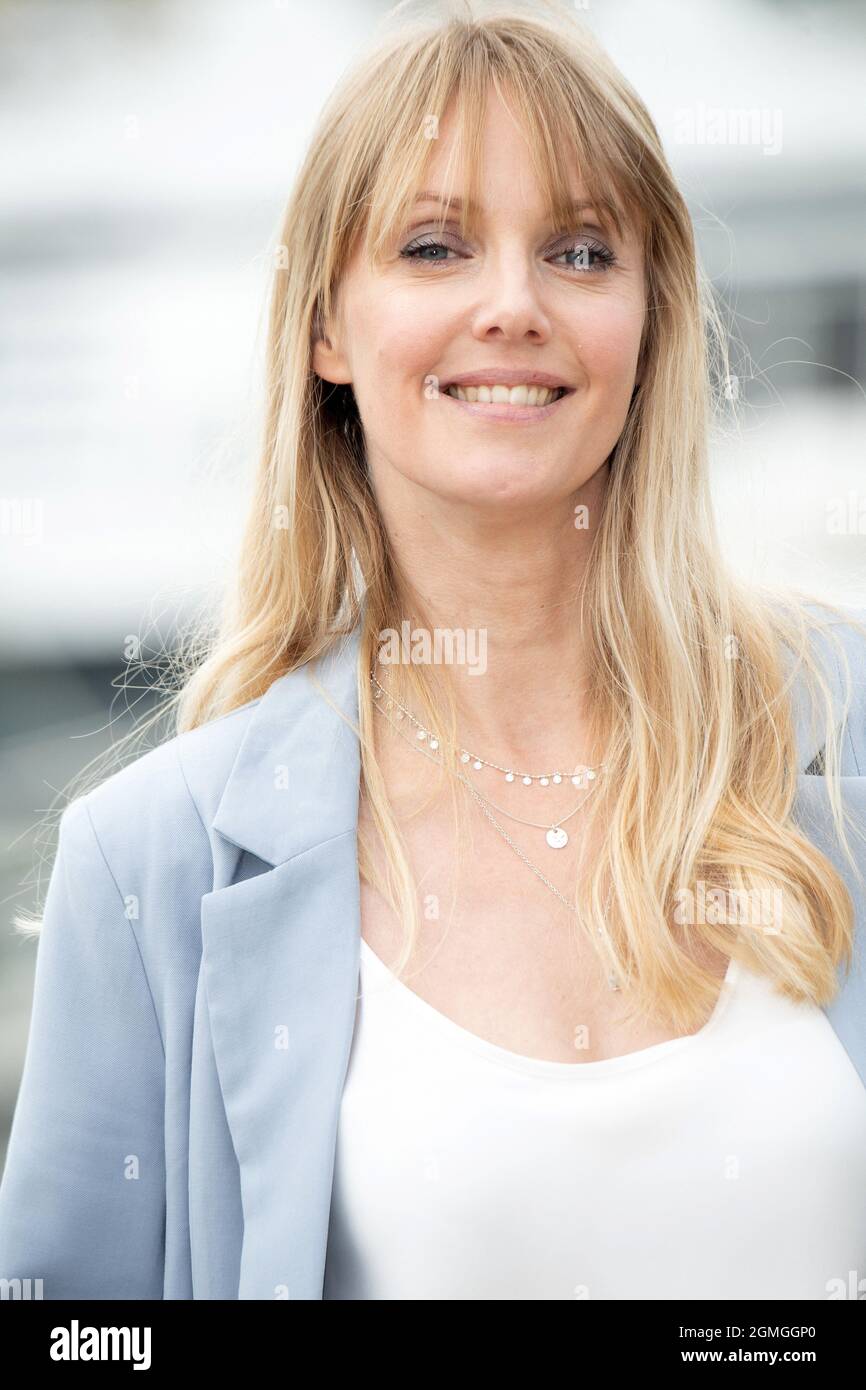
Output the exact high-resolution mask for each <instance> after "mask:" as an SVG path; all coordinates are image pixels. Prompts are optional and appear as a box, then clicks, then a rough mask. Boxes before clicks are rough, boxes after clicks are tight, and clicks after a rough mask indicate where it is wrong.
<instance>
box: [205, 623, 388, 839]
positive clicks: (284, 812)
mask: <svg viewBox="0 0 866 1390" xmlns="http://www.w3.org/2000/svg"><path fill="white" fill-rule="evenodd" d="M360 637H361V624H360V622H359V623H358V624H357V625H356V626H355V628H354V629H353V631H352V632H351V633H350V634H348V636H346V637H343V638H341V639H339V640H338V641H337V642H335V643H334V645H333V646H332V647H330V648H329V650H328V651H327V652H326V653H325V655H324V656H323V657H322V658H321V659H320V661H319V662H317V663H315V664H313V663H310V664H308V665H306V666H302V667H300V668H299V669H298V670H295V671H291V672H289V673H288V674H287V675H284V676H281V677H279V678H278V679H277V680H276V681H274V683H273V684H272V685H271V686H269V688H268V690H267V691H266V692H265V694H264V695H263V696H262V697H261V699H260V700H259V701H258V703H257V704H256V707H255V708H254V710H253V712H252V714H251V716H250V719H249V722H248V724H247V728H246V731H245V733H244V736H243V739H242V741H241V744H240V747H239V748H238V752H237V756H236V757H235V761H234V764H233V766H232V769H231V772H230V773H229V777H228V780H227V782H226V785H225V788H224V790H223V793H222V796H221V798H220V802H219V805H218V807H217V810H216V814H215V816H214V819H213V826H214V829H215V830H217V831H218V832H219V833H220V835H222V836H223V837H224V838H225V839H227V840H230V841H231V842H232V844H235V845H238V846H239V847H240V848H241V849H245V850H249V851H250V852H251V853H252V854H255V855H257V856H258V858H259V859H263V860H264V861H265V862H266V863H268V864H272V865H275V864H282V863H283V862H284V861H285V860H286V859H291V858H293V857H294V856H295V855H297V854H301V853H303V851H304V850H307V849H310V848H312V847H313V846H314V845H317V844H321V843H322V841H324V840H329V839H332V838H333V837H334V836H335V835H340V834H342V833H343V832H344V831H347V830H355V829H356V828H357V823H358V791H359V784H360V770H361V762H360V747H359V743H358V736H357V728H358V678H359V673H358V659H359V649H360Z"/></svg>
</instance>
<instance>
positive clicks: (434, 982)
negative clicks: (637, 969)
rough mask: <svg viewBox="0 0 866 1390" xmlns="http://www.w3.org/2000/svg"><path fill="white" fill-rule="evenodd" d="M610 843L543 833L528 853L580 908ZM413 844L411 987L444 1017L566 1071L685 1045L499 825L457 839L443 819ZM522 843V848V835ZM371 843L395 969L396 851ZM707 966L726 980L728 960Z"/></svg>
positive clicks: (372, 893)
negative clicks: (623, 984) (560, 843)
mask: <svg viewBox="0 0 866 1390" xmlns="http://www.w3.org/2000/svg"><path fill="white" fill-rule="evenodd" d="M367 829H368V831H369V826H368V827H367ZM601 833H603V831H602V830H601V829H600V828H599V829H598V830H597V831H596V832H595V837H593V838H581V837H580V835H577V834H573V835H571V836H570V837H569V843H568V845H566V846H565V847H563V848H562V849H558V850H553V849H551V847H550V846H548V845H547V843H546V839H545V835H544V832H543V831H539V830H534V829H532V828H527V829H526V830H525V831H524V833H523V834H522V835H521V836H520V845H521V848H523V847H524V846H525V853H526V855H527V857H528V859H529V860H530V861H531V863H532V864H533V865H534V866H535V867H536V868H537V869H538V870H540V871H541V873H543V874H544V876H545V877H546V878H547V879H548V880H549V883H551V884H553V886H554V887H557V888H558V889H559V890H560V892H561V893H562V895H563V896H564V897H565V898H567V899H570V900H571V899H573V886H574V884H575V882H576V881H577V875H578V874H580V873H582V872H586V871H587V866H588V865H590V864H591V863H592V862H593V854H594V853H595V852H596V850H597V844H596V843H595V840H596V839H597V836H598V835H599V834H601ZM404 835H405V838H406V842H407V848H408V852H409V858H410V864H411V868H412V872H413V876H414V879H415V882H416V884H417V891H418V895H419V896H418V909H419V916H420V931H419V935H418V939H417V940H416V942H415V944H414V947H413V950H412V953H411V956H410V958H409V961H408V963H407V965H406V968H405V971H404V972H402V973H401V975H400V978H401V980H402V982H403V984H404V985H405V986H406V987H407V988H408V989H411V990H412V991H414V992H415V993H416V994H417V995H418V996H419V997H420V998H421V999H423V1000H424V1001H425V1002H426V1003H427V1004H429V1005H431V1006H432V1007H433V1008H434V1009H436V1010H437V1011H438V1012H439V1013H441V1014H443V1015H445V1017H447V1018H449V1019H451V1020H452V1021H453V1022H455V1023H457V1024H459V1025H460V1026H461V1027H463V1028H465V1029H466V1030H468V1031H469V1032H471V1033H474V1034H476V1035H477V1036H478V1037H481V1038H483V1039H485V1040H486V1041H488V1042H492V1043H495V1044H497V1045H498V1046H500V1047H502V1048H505V1049H507V1050H508V1051H511V1052H515V1053H519V1054H522V1055H523V1056H527V1057H534V1058H539V1059H546V1060H550V1061H558V1062H573V1063H581V1062H589V1061H600V1060H603V1059H605V1058H609V1057H617V1056H621V1055H623V1054H625V1053H629V1052H635V1051H638V1050H640V1049H642V1048H645V1047H650V1046H652V1045H654V1044H656V1043H659V1042H666V1041H668V1040H669V1039H671V1038H673V1037H676V1036H678V1034H677V1033H675V1032H674V1031H672V1030H671V1029H670V1027H668V1026H666V1024H665V1022H664V1021H658V1020H655V1019H652V1018H648V1017H644V1016H641V1015H640V1014H635V1013H634V1009H633V1001H632V1000H631V999H630V998H629V997H628V993H627V992H626V991H623V990H622V989H620V990H612V989H611V988H610V984H609V979H608V975H609V966H608V963H607V959H606V957H605V956H604V955H602V956H599V955H598V954H597V953H596V951H595V950H594V949H593V948H592V945H591V944H590V941H589V937H588V930H587V928H585V927H584V926H582V925H581V924H580V923H579V922H578V921H577V920H576V918H575V916H574V914H573V912H572V911H571V910H570V909H569V908H568V907H566V906H565V904H563V903H562V902H561V900H560V899H558V898H557V896H556V895H555V894H554V893H553V892H552V891H551V889H550V887H548V886H547V885H546V884H545V883H543V882H542V880H541V879H540V877H539V876H538V875H537V874H536V873H535V872H533V869H532V868H530V867H529V865H528V864H527V863H526V862H524V861H523V860H521V858H520V857H519V856H518V855H517V854H516V852H515V851H514V849H513V848H512V846H511V845H509V844H508V843H507V842H506V841H505V840H504V839H503V838H502V837H501V836H500V835H498V834H497V833H496V831H495V830H494V829H493V827H492V826H489V825H487V824H485V823H484V822H483V821H482V822H481V823H480V824H478V823H475V822H473V821H471V820H470V821H469V822H468V823H467V825H466V828H465V833H464V834H460V835H459V836H455V831H454V825H453V820H451V819H450V817H449V816H448V815H447V814H445V813H444V812H443V811H442V810H441V809H440V810H439V811H434V812H430V813H428V814H425V815H423V816H419V817H418V818H416V819H415V820H414V821H410V822H409V823H408V824H406V825H405V826H404ZM512 838H513V839H514V841H515V843H517V842H518V835H517V833H515V835H514V836H513V837H512ZM367 843H368V844H370V846H371V854H372V867H373V869H374V872H373V874H372V875H371V876H370V878H369V879H367V880H365V881H362V884H361V935H362V937H363V939H364V940H365V941H366V942H367V944H368V946H369V947H370V949H371V950H372V951H373V952H374V953H375V954H376V955H377V956H378V957H379V959H380V960H381V961H383V962H384V963H385V964H386V965H387V966H389V967H390V968H392V969H395V968H396V967H397V965H398V961H399V956H400V951H401V947H402V940H403V931H402V924H401V922H400V921H399V920H398V918H397V916H396V914H395V913H394V912H393V910H392V909H391V907H390V905H389V904H388V902H387V901H386V898H385V896H384V894H383V892H381V891H380V889H379V887H378V886H377V885H376V882H375V880H376V878H377V876H379V875H382V874H383V873H384V868H385V858H384V853H383V852H382V850H381V847H379V848H377V847H376V842H375V840H373V839H372V837H371V836H370V835H369V834H368V837H367ZM380 881H381V880H380ZM705 963H706V964H707V965H708V967H709V968H710V969H711V970H712V972H713V973H714V974H715V975H716V976H717V978H718V979H719V981H720V982H721V980H722V978H723V976H724V973H725V968H726V966H727V960H726V958H724V957H722V956H721V955H716V956H715V957H713V958H709V957H708V958H707V959H706V962H705ZM709 1012H711V1010H708V1015H707V1016H709ZM698 1026H702V1025H698ZM694 1031H697V1030H694Z"/></svg>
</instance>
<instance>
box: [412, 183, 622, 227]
mask: <svg viewBox="0 0 866 1390" xmlns="http://www.w3.org/2000/svg"><path fill="white" fill-rule="evenodd" d="M415 202H416V203H441V204H442V205H443V206H444V207H448V208H453V209H454V211H455V212H460V211H461V210H462V208H463V207H464V199H463V198H458V197H457V196H456V195H455V196H454V197H451V198H446V197H445V195H444V193H437V192H436V191H435V190H432V189H424V190H423V191H422V192H421V193H419V194H417V196H416V198H415ZM465 206H466V207H468V208H469V209H470V210H471V211H472V212H473V213H474V215H475V216H476V217H477V216H478V213H479V212H480V209H479V207H478V205H477V203H474V202H473V201H472V199H471V198H470V199H466V200H465ZM567 211H568V213H569V215H571V214H572V213H581V212H594V213H595V215H596V217H597V218H598V220H599V224H600V225H601V226H602V227H604V226H606V225H607V224H606V221H605V219H604V217H603V216H602V213H601V211H600V210H599V208H598V207H597V206H596V204H595V203H592V202H579V201H574V202H570V203H569V204H568V207H567Z"/></svg>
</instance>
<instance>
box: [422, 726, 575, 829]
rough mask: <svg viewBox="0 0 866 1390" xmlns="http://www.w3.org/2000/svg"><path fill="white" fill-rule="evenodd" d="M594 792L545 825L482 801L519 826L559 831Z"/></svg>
mask: <svg viewBox="0 0 866 1390" xmlns="http://www.w3.org/2000/svg"><path fill="white" fill-rule="evenodd" d="M407 742H408V739H407ZM459 775H460V774H459V773H458V776H459ZM464 780H465V779H464ZM472 790H473V792H475V795H476V796H479V797H480V796H481V793H480V792H479V791H476V789H475V788H474V787H473V788H472ZM592 791H593V789H592V787H587V789H586V795H585V796H584V798H583V800H582V801H579V802H578V803H577V805H576V806H575V808H574V810H573V811H569V813H568V815H567V816H561V817H560V819H559V820H555V821H546V822H545V823H544V824H543V825H542V824H540V823H539V822H538V821H536V820H523V819H522V817H520V816H515V815H512V813H511V811H506V809H505V807H504V806H497V804H496V802H495V801H491V800H490V797H489V796H484V797H481V799H482V800H483V801H486V803H487V805H488V806H492V807H493V809H494V811H498V812H499V814H500V815H501V816H507V817H508V819H509V820H513V821H517V824H518V825H531V826H532V828H533V830H558V829H559V827H560V826H561V825H565V822H566V821H567V820H571V818H572V816H576V815H577V813H578V811H579V810H580V808H581V807H582V806H585V805H586V803H587V801H588V800H589V798H590V797H591V796H592Z"/></svg>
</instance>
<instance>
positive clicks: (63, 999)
mask: <svg viewBox="0 0 866 1390" xmlns="http://www.w3.org/2000/svg"><path fill="white" fill-rule="evenodd" d="M281 251H282V253H283V254H281V255H280V257H279V258H278V260H279V268H278V269H277V270H276V272H275V277H274V287H273V299H272V313H271V330H270V354H269V366H268V390H269V399H268V416H267V422H266V431H265V439H264V448H263V458H262V465H261V470H260V474H259V478H258V484H257V489H256V496H255V499H254V503H253V507H252V511H251V515H250V519H249V524H248V530H247V535H246V544H245V548H244V551H243V556H242V561H241V565H240V570H239V574H238V576H237V590H236V599H235V602H234V604H233V605H232V606H231V609H230V612H229V614H228V616H227V618H226V620H225V623H224V628H223V632H222V634H221V637H220V640H219V642H218V643H217V644H216V646H215V648H214V650H213V651H212V653H211V654H210V655H209V657H208V659H207V660H206V661H205V662H204V663H203V664H202V665H201V666H200V667H199V669H198V670H197V671H196V672H195V674H194V675H193V676H192V678H191V679H190V680H189V681H188V683H187V684H186V686H185V688H184V689H183V690H182V692H181V694H180V698H179V706H180V708H179V712H178V725H177V728H178V732H177V734H176V736H175V737H173V738H172V739H170V740H168V741H167V742H165V743H163V744H162V745H161V746H160V747H158V748H156V749H154V750H152V751H150V752H148V753H147V754H145V755H144V756H142V757H139V758H138V759H136V760H135V761H133V762H132V763H131V764H130V765H129V766H128V767H126V768H125V769H124V770H122V771H121V772H119V773H116V774H115V775H113V776H112V777H110V778H109V779H108V780H107V781H104V782H103V783H102V784H101V785H99V786H97V787H95V788H94V789H92V790H90V791H89V792H88V793H87V794H86V795H84V796H79V797H78V798H77V799H76V800H75V801H74V802H73V803H72V804H71V806H70V807H69V808H68V809H67V810H66V812H65V813H64V816H63V820H62V825H61V836H60V845H59V851H58V859H57V862H56V865H55V868H54V872H53V875H52V880H51V885H50V889H49V894H48V899H47V903H46V909H45V917H44V926H43V929H42V939H41V942H40V949H39V956H38V967H37V980H36V994H35V1000H34V1010H33V1019H32V1024H31V1034H30V1041H29V1046H28V1053H27V1061H26V1067H25V1072H24V1077H23V1081H22V1086H21V1092H20V1096H19V1100H18V1105H17V1109H16V1114H15V1121H14V1126H13V1132H12V1136H11V1142H10V1148H9V1157H8V1163H7V1168H6V1172H5V1176H4V1179H3V1185H2V1189H0V1276H2V1277H5V1278H7V1279H10V1278H18V1279H22V1280H23V1279H26V1278H36V1277H39V1278H42V1279H43V1296H44V1297H46V1298H64V1297H108V1298H123V1299H128V1298H162V1297H165V1298H244V1299H250V1298H256V1299H258V1298H301V1299H319V1298H323V1297H324V1298H329V1299H331V1298H333V1299H368V1298H372V1299H379V1298H382V1299H384V1298H401V1299H404V1298H405V1299H417V1298H436V1299H439V1298H443V1299H444V1298H467V1299H474V1298H550V1299H559V1298H575V1297H578V1298H584V1297H588V1298H593V1299H600V1298H610V1299H617V1298H637V1297H654V1298H661V1299H671V1298H678V1297H687V1298H711V1297H723V1298H733V1297H746V1298H748V1297H755V1298H781V1297H786V1298H789V1297H802V1298H811V1299H815V1298H827V1297H832V1296H835V1295H834V1292H833V1290H834V1289H835V1284H834V1283H833V1281H834V1280H836V1279H841V1280H847V1279H848V1275H849V1271H850V1270H851V1269H860V1270H862V1269H863V1262H864V1258H866V1031H864V1021H863V1020H864V1016H866V981H864V976H863V973H862V971H863V966H862V964H860V963H859V961H858V957H856V956H855V958H854V959H855V962H858V963H856V964H855V965H854V966H851V964H850V962H851V953H852V948H853V947H854V946H855V943H856V938H857V933H858V931H859V932H860V934H861V936H862V932H863V929H864V928H863V923H864V914H866V899H864V896H863V893H862V883H861V865H862V851H861V852H860V854H859V858H858V855H857V854H855V852H854V851H853V850H852V848H851V845H850V843H849V839H848V836H847V834H846V828H847V829H848V830H850V829H852V828H854V827H855V820H856V816H855V815H854V814H852V813H859V812H862V811H863V810H864V799H866V798H864V791H863V783H862V781H861V780H858V779H859V778H860V773H861V768H866V719H864V709H863V695H862V691H863V689H864V685H863V682H862V680H861V679H860V677H862V676H863V675H864V674H866V656H864V652H866V648H864V644H863V642H862V633H863V631H864V629H863V625H862V623H860V622H859V621H858V620H856V619H855V618H854V617H853V616H852V615H850V614H846V613H845V612H844V611H842V610H837V611H836V620H835V621H833V620H832V619H828V618H825V617H822V616H821V615H820V614H819V613H818V612H817V611H816V610H817V605H816V604H815V603H809V602H807V601H806V600H804V599H803V598H801V597H800V596H797V595H778V594H774V595H769V594H766V593H757V592H755V591H746V590H745V589H744V588H743V587H742V586H741V585H740V584H738V583H735V581H734V580H733V579H732V578H731V577H730V576H728V575H727V574H726V572H725V570H724V566H723V549H722V547H721V545H720V543H719V541H718V539H717V537H716V535H715V532H714V529H713V522H712V517H711V511H710V505H709V496H708V483H707V468H706V438H707V430H708V424H709V420H710V412H711V409H712V407H713V405H714V404H715V403H716V400H717V399H718V400H721V399H722V398H723V397H724V381H725V365H726V360H725V356H724V342H723V338H722V337H721V336H720V334H719V332H718V330H719V319H718V315H717V314H716V312H715V310H714V309H713V307H712V301H711V299H710V298H709V296H708V295H707V294H706V293H705V291H704V289H703V287H702V282H701V280H700V278H699V274H698V271H697V268H696V263H695V251H694V243H693V236H692V228H691V224H690V221H689V217H688V213H687V210H686V208H685V205H684V202H683V199H682V197H681V195H680V194H679V192H678V191H677V189H676V187H675V185H674V182H673V179H672V176H671V173H670V170H669V168H668V165H667V163H666V161H665V158H664V155H663V152H662V150H661V148H660V144H659V140H658V136H657V134H656V131H655V129H654V127H653V124H652V121H651V119H650V117H649V115H648V114H647V112H646V110H645V108H644V107H643V105H642V103H641V102H640V100H639V98H638V97H637V96H636V95H635V93H634V92H633V91H632V90H631V88H630V87H629V86H628V85H627V84H626V82H625V81H624V80H623V78H622V77H621V75H620V74H619V73H618V72H617V71H616V70H615V69H614V68H613V67H612V65H611V63H610V62H609V60H608V59H607V58H606V57H605V56H604V55H603V54H602V53H601V52H600V51H599V50H598V48H597V47H596V46H595V44H594V43H593V42H592V41H591V40H590V39H589V38H588V37H587V36H586V34H585V33H584V32H583V31H582V30H581V29H579V28H578V27H577V26H575V25H573V24H571V23H570V22H568V21H566V19H564V18H559V19H557V20H556V21H555V22H554V21H553V20H551V19H549V18H546V17H542V18H538V17H532V16H529V17H528V16H527V11H526V8H525V7H522V8H521V10H520V12H518V13H516V14H513V15H508V14H499V15H498V16H497V15H495V14H494V15H480V16H475V17H473V16H472V15H471V14H469V13H468V10H467V8H466V7H464V8H463V10H461V12H460V13H459V14H458V15H457V16H456V17H455V16H446V17H445V19H443V20H441V21H436V22H430V21H423V22H421V23H419V24H418V25H410V26H408V27H405V26H400V27H398V28H396V29H395V30H394V31H393V32H392V33H391V34H390V36H389V37H388V38H387V39H386V40H385V41H384V42H382V43H380V45H379V46H378V47H377V48H376V50H375V51H374V52H373V54H372V55H371V56H370V57H369V58H368V59H366V60H365V62H364V63H363V64H362V65H361V66H360V67H359V68H358V69H356V70H355V72H354V73H353V74H351V75H350V76H349V77H347V78H346V79H345V80H344V81H343V82H342V84H341V85H340V87H339V89H338V91H337V92H336V93H335V95H334V97H333V98H332V100H331V102H330V104H329V105H328V107H327V109H326V111H325V112H324V114H323V116H322V118H321V121H320V124H319V126H318V129H317V131H316V133H315V135H314V138H313V140H312V144H311V147H310V151H309V153H308V156H307V159H306V162H305V164H304V165H303V168H302V170H301V172H300V175H299V177H298V180H297V185H296V187H295V189H294V192H293V195H292V198H291V200H290V202H289V206H288V209H287V212H286V217H285V223H284V227H283V232H282V236H281ZM707 328H709V329H710V330H711V331H714V332H715V333H716V338H715V340H713V339H710V342H711V343H712V342H713V341H715V348H714V349H713V352H712V353H710V354H709V357H708V352H709V349H708V343H707ZM711 368H712V369H713V370H712V371H711ZM807 772H809V773H812V774H814V773H816V772H824V774H825V775H824V776H823V777H821V776H814V775H811V776H806V775H804V774H806V773H807ZM840 779H841V780H840ZM858 833H859V832H858ZM852 894H853V895H854V896H853V901H852V896H851V895H852ZM744 902H745V903H746V904H747V905H749V907H750V909H753V908H754V906H755V904H757V905H758V907H759V908H760V911H759V912H758V913H757V915H756V914H755V913H754V911H750V912H746V913H744V912H743V910H742V907H743V903H744ZM861 952H862V943H861ZM849 967H850V968H849Z"/></svg>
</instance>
